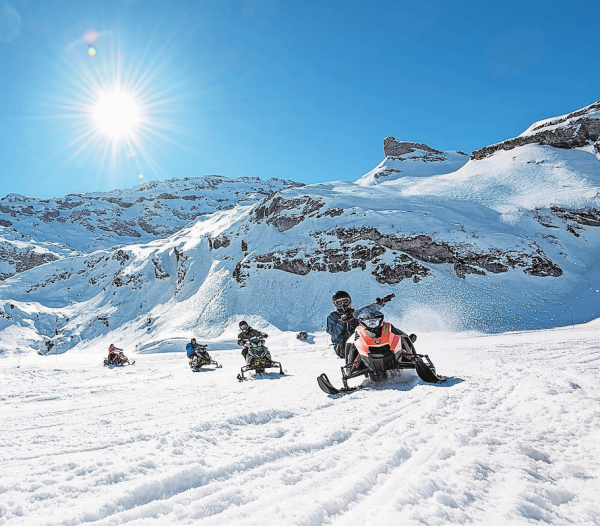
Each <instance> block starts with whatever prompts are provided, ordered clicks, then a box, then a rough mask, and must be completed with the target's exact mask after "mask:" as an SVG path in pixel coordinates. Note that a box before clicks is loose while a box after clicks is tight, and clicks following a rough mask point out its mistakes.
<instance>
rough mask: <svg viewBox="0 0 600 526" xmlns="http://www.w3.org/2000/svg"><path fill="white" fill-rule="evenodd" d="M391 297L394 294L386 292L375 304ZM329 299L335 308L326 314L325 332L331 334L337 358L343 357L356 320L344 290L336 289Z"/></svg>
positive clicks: (382, 304)
mask: <svg viewBox="0 0 600 526" xmlns="http://www.w3.org/2000/svg"><path fill="white" fill-rule="evenodd" d="M393 297H394V294H387V295H386V296H384V297H383V298H377V300H376V304H377V305H380V306H382V307H383V306H384V305H385V304H386V303H387V302H388V301H390V300H391V299H392V298H393ZM331 300H332V301H333V305H334V307H335V310H334V311H332V312H330V313H329V316H327V332H328V333H329V335H330V336H331V343H333V345H334V349H335V353H336V354H337V355H338V357H339V358H345V357H346V341H347V340H348V338H350V335H351V334H352V333H353V332H354V331H355V329H356V327H358V321H357V320H356V319H355V318H354V307H353V306H352V298H350V294H348V293H347V292H346V291H345V290H338V291H337V292H336V293H335V294H334V295H333V297H332V298H331Z"/></svg>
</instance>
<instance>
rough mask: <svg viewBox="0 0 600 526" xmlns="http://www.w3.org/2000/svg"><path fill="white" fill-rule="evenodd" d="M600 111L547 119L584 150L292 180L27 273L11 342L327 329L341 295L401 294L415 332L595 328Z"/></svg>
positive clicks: (404, 318)
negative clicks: (426, 169)
mask: <svg viewBox="0 0 600 526" xmlns="http://www.w3.org/2000/svg"><path fill="white" fill-rule="evenodd" d="M597 104H598V103H596V104H595V105H591V106H589V107H587V108H584V109H583V110H580V111H579V112H575V113H574V114H571V116H567V117H565V118H563V120H561V119H560V118H559V119H552V120H549V121H543V123H542V124H541V126H546V127H553V128H552V130H549V131H548V133H550V132H552V133H559V131H557V130H562V129H563V128H565V129H568V130H569V131H568V132H564V133H570V134H572V136H573V141H574V142H573V145H572V147H568V148H567V147H566V146H565V144H562V143H561V147H560V148H558V147H555V146H550V145H549V144H547V143H548V139H547V136H546V135H544V134H543V133H541V132H535V133H529V134H528V135H526V137H525V139H526V141H525V142H524V143H523V144H514V145H513V143H512V142H511V141H514V139H513V140H508V141H505V145H504V146H499V147H497V148H495V149H494V150H493V151H491V150H490V151H489V152H488V153H487V154H485V155H483V154H481V153H478V152H475V153H474V154H473V156H472V157H471V159H470V160H468V162H466V164H465V163H464V159H463V157H465V156H464V155H462V154H460V153H456V155H457V156H460V157H457V158H456V159H457V160H456V162H457V165H458V166H459V167H458V169H456V170H455V171H453V172H450V173H445V172H446V168H445V166H446V164H445V163H448V162H453V161H452V159H451V156H450V155H449V154H444V159H445V160H440V161H432V162H431V165H434V163H435V162H439V163H440V165H439V166H440V168H439V171H438V172H437V173H433V174H431V175H426V174H424V173H420V172H419V170H415V171H413V172H412V175H410V170H408V169H407V170H406V176H401V177H398V178H396V179H391V180H388V181H387V182H385V183H382V184H372V183H373V181H371V182H368V181H365V179H364V177H363V178H361V180H359V182H358V184H357V183H353V182H344V181H341V182H336V183H328V184H317V185H310V186H306V187H291V188H287V189H283V190H281V191H279V192H277V193H276V194H273V195H269V196H267V197H265V198H263V199H262V200H261V201H260V202H257V203H255V204H251V205H248V206H243V205H241V204H240V205H237V206H235V207H233V208H231V209H229V210H222V211H219V212H215V213H213V214H211V215H209V216H204V217H201V218H198V219H196V220H195V221H193V222H192V223H190V224H188V225H187V226H185V227H184V228H182V229H181V230H179V231H177V232H175V233H173V234H172V235H171V236H170V237H166V238H157V239H155V240H153V241H151V242H147V243H139V244H136V245H129V246H123V247H121V248H119V249H118V250H112V251H111V250H104V251H98V252H96V253H94V254H90V255H82V256H78V257H73V258H68V259H62V260H58V261H54V262H50V263H47V264H45V265H43V266H40V267H36V268H33V269H31V270H29V271H27V272H22V273H20V274H17V275H15V276H13V277H12V278H10V279H8V280H5V281H4V282H3V283H1V284H0V298H3V301H0V334H3V335H10V341H11V342H14V343H11V344H10V345H9V346H7V348H8V347H10V346H13V348H17V347H19V348H35V349H40V350H45V349H48V348H52V349H54V350H56V351H58V352H62V351H64V350H66V349H69V348H72V347H74V346H78V347H80V348H86V347H87V346H94V345H96V344H97V343H99V342H104V340H103V338H104V337H105V336H106V337H108V335H110V337H111V338H112V339H115V340H119V341H123V342H129V344H130V345H133V344H140V343H144V342H145V341H149V340H152V339H155V338H156V337H157V336H158V335H160V337H161V338H169V337H175V336H188V335H190V334H196V335H198V336H203V337H207V338H208V337H210V338H213V337H216V336H218V335H222V334H229V333H231V335H233V332H234V331H235V328H236V325H237V321H239V320H240V319H241V318H242V317H244V318H247V319H249V320H251V321H252V322H253V323H255V324H256V325H257V326H259V327H265V328H267V327H269V326H270V327H271V328H272V327H273V326H275V327H277V328H279V329H281V330H301V329H303V330H313V331H314V330H318V329H320V328H321V326H322V324H323V323H324V319H325V316H326V314H327V312H328V311H329V309H330V295H331V293H332V292H334V291H335V290H337V289H345V290H348V291H349V292H351V294H352V296H353V299H354V303H355V305H357V306H359V305H361V304H365V303H368V302H371V301H372V300H373V299H374V298H375V297H376V296H380V295H382V294H384V293H388V292H394V293H396V296H397V299H396V301H395V302H393V303H391V304H390V305H389V306H388V307H386V309H387V310H388V315H389V316H390V318H391V319H392V320H395V321H396V322H397V323H399V324H400V325H401V326H403V327H405V328H406V329H407V330H410V331H419V330H426V329H430V330H431V329H447V328H460V329H477V330H484V331H499V330H507V329H518V328H535V327H548V326H556V325H567V324H571V323H573V322H582V321H588V320H590V319H592V318H595V317H597V316H598V300H599V298H600V295H599V293H598V289H600V286H599V284H600V270H599V269H598V268H597V265H596V255H597V254H598V250H599V248H600V229H598V228H597V227H598V226H600V199H599V195H600V194H599V192H600V159H599V154H598V151H597V149H596V146H597V141H598V134H597V132H596V131H594V130H595V129H596V128H594V127H593V126H592V125H590V124H589V123H588V121H593V119H594V118H595V115H596V113H595V112H594V107H596V105H597ZM578 123H579V124H578ZM583 123H588V124H583ZM532 128H535V126H534V127H532ZM535 129H538V128H535ZM578 129H579V130H584V131H583V132H582V133H583V134H584V135H583V136H582V137H579V136H577V130H578ZM534 131H535V130H534ZM560 133H563V132H560ZM388 144H392V143H391V142H390V141H389V140H388ZM394 144H395V145H399V147H400V148H401V149H402V148H408V149H414V150H415V151H414V152H409V153H408V154H407V153H401V154H399V155H387V153H389V151H388V152H385V153H386V159H387V160H388V161H390V162H401V163H410V164H409V165H410V166H413V165H415V166H421V165H420V164H419V163H421V162H422V160H421V161H419V160H417V161H414V160H410V159H409V158H408V157H407V158H405V159H403V160H398V161H394V160H392V158H396V157H398V158H400V157H402V156H405V155H411V154H414V153H417V154H418V155H421V154H422V152H425V154H431V155H440V158H441V157H442V155H441V154H434V153H431V152H428V151H427V150H426V149H424V148H429V147H425V145H418V146H419V148H416V147H415V146H414V144H410V145H409V146H406V144H407V143H399V142H397V141H395V142H394ZM500 144H503V143H500ZM490 148H491V147H490ZM417 150H418V151H417ZM401 151H403V150H401ZM481 151H482V150H479V152H481ZM395 153H399V151H398V150H396V152H395ZM423 155H424V154H423ZM384 162H386V161H384ZM425 165H427V163H425ZM427 166H428V165H427ZM403 173H404V172H403ZM365 177H366V176H365ZM372 179H375V178H374V177H373V178H372ZM98 338H99V339H98Z"/></svg>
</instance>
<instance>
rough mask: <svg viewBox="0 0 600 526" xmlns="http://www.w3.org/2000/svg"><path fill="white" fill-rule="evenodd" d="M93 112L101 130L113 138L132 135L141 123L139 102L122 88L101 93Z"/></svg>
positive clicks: (117, 138)
mask: <svg viewBox="0 0 600 526" xmlns="http://www.w3.org/2000/svg"><path fill="white" fill-rule="evenodd" d="M92 114H93V118H94V122H95V123H96V126H98V129H99V131H101V132H102V133H104V134H106V135H108V136H109V137H110V138H111V139H112V140H119V139H121V138H124V137H131V136H132V135H133V134H134V133H135V131H136V128H137V127H138V126H139V124H140V123H141V111H140V104H139V102H138V101H137V100H136V99H135V97H134V96H133V95H131V94H130V93H126V92H124V91H122V90H120V89H114V90H113V91H109V92H104V93H102V94H100V96H99V97H98V99H97V101H96V102H95V104H94V107H93V111H92Z"/></svg>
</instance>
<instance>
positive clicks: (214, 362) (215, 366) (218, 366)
mask: <svg viewBox="0 0 600 526" xmlns="http://www.w3.org/2000/svg"><path fill="white" fill-rule="evenodd" d="M205 365H212V366H214V368H215V369H223V366H222V365H221V364H219V363H218V362H216V361H215V360H211V361H210V362H204V363H203V364H201V365H200V366H195V367H192V368H191V369H192V371H193V372H195V373H197V372H199V371H200V369H202V367H204V366H205ZM208 370H210V369H208Z"/></svg>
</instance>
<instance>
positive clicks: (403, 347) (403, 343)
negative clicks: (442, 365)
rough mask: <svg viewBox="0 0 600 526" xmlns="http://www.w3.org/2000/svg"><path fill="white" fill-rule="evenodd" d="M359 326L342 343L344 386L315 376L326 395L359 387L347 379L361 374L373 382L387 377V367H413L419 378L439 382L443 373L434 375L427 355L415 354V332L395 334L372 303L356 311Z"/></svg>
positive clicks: (441, 380)
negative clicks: (349, 384)
mask: <svg viewBox="0 0 600 526" xmlns="http://www.w3.org/2000/svg"><path fill="white" fill-rule="evenodd" d="M355 316H356V319H357V320H358V321H359V326H358V327H357V329H356V332H355V333H354V335H353V336H352V337H351V338H354V340H353V343H351V344H350V342H348V343H349V345H346V365H344V366H343V367H342V368H341V370H342V383H343V384H344V387H343V388H341V389H337V388H336V387H334V386H333V385H332V384H331V382H330V381H329V378H327V375H326V374H322V375H320V376H319V377H318V378H317V382H318V384H319V387H320V388H321V390H323V391H324V392H325V393H327V394H330V395H336V394H342V393H350V392H353V391H356V390H357V389H360V387H349V386H348V380H350V379H351V378H357V377H359V376H365V377H367V378H370V379H371V380H373V381H375V382H377V381H380V380H383V379H385V378H387V372H388V371H394V370H401V369H414V370H415V371H416V373H417V375H418V376H419V378H420V379H421V380H423V381H424V382H427V383H433V384H436V383H441V382H444V381H445V380H446V377H445V376H438V374H437V373H436V371H435V367H434V365H433V363H432V362H431V360H430V359H429V356H427V355H426V354H417V351H416V349H415V346H414V342H415V341H416V339H417V336H416V335H415V334H411V335H410V336H409V335H407V334H405V333H402V334H401V335H398V334H395V333H394V332H393V331H392V330H391V324H389V323H384V321H383V314H382V313H381V312H380V311H379V310H378V309H377V307H376V306H374V305H368V306H367V307H363V308H362V309H360V310H358V311H356V313H355Z"/></svg>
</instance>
